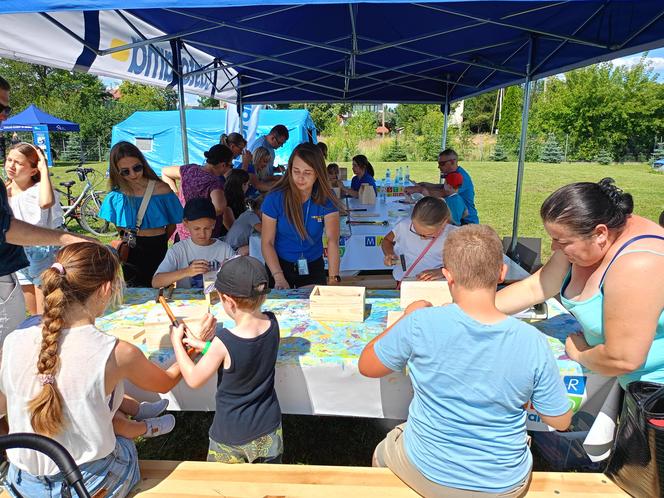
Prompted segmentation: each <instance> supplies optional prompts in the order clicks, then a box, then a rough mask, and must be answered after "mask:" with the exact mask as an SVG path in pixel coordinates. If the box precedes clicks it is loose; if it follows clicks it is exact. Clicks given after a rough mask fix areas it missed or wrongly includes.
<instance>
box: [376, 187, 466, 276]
mask: <svg viewBox="0 0 664 498" xmlns="http://www.w3.org/2000/svg"><path fill="white" fill-rule="evenodd" d="M457 228H458V227H455V226H453V225H451V224H450V210H449V208H448V207H447V204H445V201H443V200H442V199H438V198H436V197H423V198H422V199H420V200H419V201H417V204H415V207H414V208H413V213H412V215H411V217H410V218H402V219H401V220H399V221H398V222H397V224H396V225H395V226H394V228H393V229H392V230H391V231H390V232H389V233H388V234H387V235H386V236H385V238H384V239H383V241H382V242H381V245H380V246H381V249H382V250H383V254H384V255H385V259H384V262H385V265H387V266H394V270H393V271H392V275H393V276H394V279H395V280H396V281H397V282H400V281H402V280H403V279H404V278H417V279H418V280H443V274H442V271H441V268H442V267H443V247H444V245H445V239H446V238H447V236H448V235H449V234H450V233H452V231H454V230H456V229H457Z"/></svg>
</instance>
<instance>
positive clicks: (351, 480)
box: [130, 460, 627, 498]
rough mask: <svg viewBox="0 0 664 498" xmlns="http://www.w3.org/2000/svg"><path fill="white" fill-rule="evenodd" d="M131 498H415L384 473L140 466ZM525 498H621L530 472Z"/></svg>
mask: <svg viewBox="0 0 664 498" xmlns="http://www.w3.org/2000/svg"><path fill="white" fill-rule="evenodd" d="M140 466H141V475H142V479H141V481H140V482H139V484H138V485H137V486H136V488H135V489H134V491H133V493H132V494H130V496H131V497H134V498H152V497H162V498H176V497H178V498H194V497H206V496H214V497H217V498H219V497H224V498H277V497H279V498H339V497H344V498H355V497H357V498H417V497H418V496H419V495H418V494H417V493H415V492H414V491H412V490H411V489H410V488H408V487H407V486H406V485H405V484H404V483H403V482H401V481H400V480H399V478H397V477H396V476H395V475H394V474H392V472H391V471H390V470H389V469H375V468H371V467H333V466H317V465H267V464H257V465H249V464H237V465H226V464H219V463H211V462H172V461H161V460H143V461H141V462H140ZM528 496H529V497H545V496H547V497H548V496H551V497H579V498H580V497H598V498H599V497H612V496H627V495H626V494H625V493H624V492H623V491H622V490H620V489H619V488H618V487H617V486H616V485H615V484H614V483H613V482H611V481H610V480H609V479H608V478H607V477H606V476H604V475H602V474H585V473H573V472H567V473H554V472H535V473H534V474H533V481H532V484H531V486H530V491H529V493H528Z"/></svg>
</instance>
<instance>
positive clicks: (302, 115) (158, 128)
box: [111, 109, 316, 174]
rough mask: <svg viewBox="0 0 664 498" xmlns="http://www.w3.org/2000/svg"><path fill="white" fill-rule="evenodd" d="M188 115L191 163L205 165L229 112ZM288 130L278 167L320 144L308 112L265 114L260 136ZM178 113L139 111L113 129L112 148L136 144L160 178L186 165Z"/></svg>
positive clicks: (279, 151) (260, 119)
mask: <svg viewBox="0 0 664 498" xmlns="http://www.w3.org/2000/svg"><path fill="white" fill-rule="evenodd" d="M186 115H187V140H188V146H189V159H190V160H191V161H192V162H194V163H198V164H203V162H205V158H204V156H203V153H204V152H205V151H206V150H208V149H209V148H210V147H212V146H213V145H214V144H216V143H218V142H219V135H221V134H222V133H225V123H226V111H225V110H222V109H217V110H199V109H191V110H188V111H186ZM277 124H283V125H284V126H286V128H288V132H289V138H288V141H287V142H286V143H284V145H283V146H281V147H280V148H279V149H277V151H276V163H277V164H286V163H287V162H288V158H289V157H290V154H291V152H292V151H293V149H294V148H295V147H296V146H297V145H298V144H300V143H302V142H309V141H312V142H316V126H315V125H314V122H313V120H312V119H311V116H310V115H309V111H307V110H300V109H294V110H282V111H275V110H265V109H263V110H261V111H260V114H259V115H258V127H257V129H256V134H257V135H267V134H268V133H269V131H270V130H271V129H272V127H273V126H274V125H277ZM180 133H181V132H180V117H179V114H178V112H177V111H139V112H135V113H134V114H132V115H131V116H129V117H128V118H127V119H125V120H124V121H122V122H120V123H118V124H117V125H115V126H114V127H113V135H112V138H111V141H112V144H115V143H117V142H119V141H121V140H126V141H128V142H131V143H133V144H136V145H137V146H138V147H139V148H140V149H141V150H142V151H143V154H145V157H146V158H147V160H148V161H149V162H150V166H152V168H153V169H154V170H155V171H156V172H157V174H160V172H161V168H163V167H165V166H172V165H180V164H185V163H184V156H183V154H182V143H181V142H180V141H179V138H180Z"/></svg>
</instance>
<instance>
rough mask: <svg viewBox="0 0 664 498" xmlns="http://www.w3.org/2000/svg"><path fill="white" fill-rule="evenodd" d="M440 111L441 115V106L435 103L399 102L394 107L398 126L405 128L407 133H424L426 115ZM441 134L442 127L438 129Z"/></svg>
mask: <svg viewBox="0 0 664 498" xmlns="http://www.w3.org/2000/svg"><path fill="white" fill-rule="evenodd" d="M434 113H438V114H439V115H440V116H441V122H442V116H443V114H442V113H441V112H440V106H439V105H435V104H399V105H398V106H396V108H395V109H394V114H395V122H396V126H397V127H399V128H403V129H404V132H405V133H406V134H413V135H423V134H425V132H424V130H423V126H424V123H423V119H424V117H425V116H428V115H431V114H434ZM438 133H439V135H440V129H439V130H438Z"/></svg>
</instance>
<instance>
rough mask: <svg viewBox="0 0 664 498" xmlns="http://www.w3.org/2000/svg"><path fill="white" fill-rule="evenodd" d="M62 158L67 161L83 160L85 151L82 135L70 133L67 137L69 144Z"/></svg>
mask: <svg viewBox="0 0 664 498" xmlns="http://www.w3.org/2000/svg"><path fill="white" fill-rule="evenodd" d="M62 159H63V160H65V161H82V160H83V151H82V150H81V136H80V134H78V133H70V134H69V136H68V137H67V145H66V147H65V150H64V152H63V153H62Z"/></svg>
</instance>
